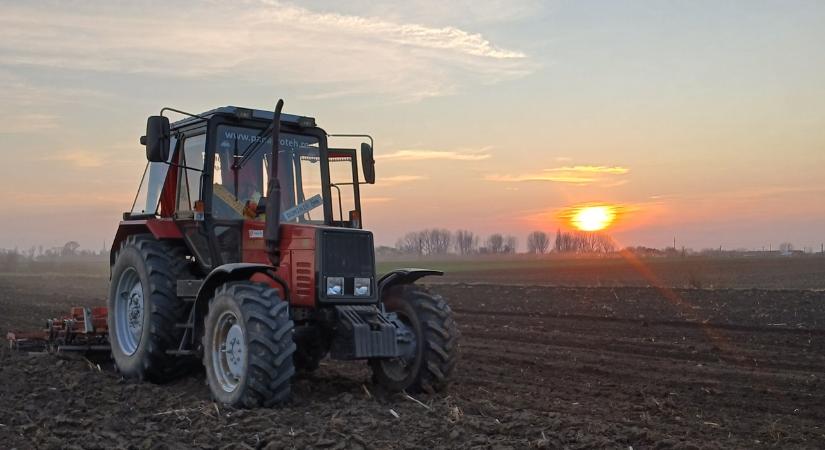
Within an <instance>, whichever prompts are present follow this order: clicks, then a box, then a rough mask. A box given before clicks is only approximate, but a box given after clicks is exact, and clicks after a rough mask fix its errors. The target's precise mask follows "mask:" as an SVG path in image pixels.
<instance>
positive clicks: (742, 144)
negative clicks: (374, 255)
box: [0, 0, 825, 249]
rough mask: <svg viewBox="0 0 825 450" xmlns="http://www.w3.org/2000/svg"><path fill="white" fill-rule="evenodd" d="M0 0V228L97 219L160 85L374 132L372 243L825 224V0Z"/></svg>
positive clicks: (682, 236)
mask: <svg viewBox="0 0 825 450" xmlns="http://www.w3.org/2000/svg"><path fill="white" fill-rule="evenodd" d="M341 3H342V2H325V1H304V2H300V3H298V2H296V3H288V2H279V1H269V0H256V1H239V2H187V1H180V2H179V1H171V2H170V1H164V2H135V1H130V2H125V1H106V2H85V1H84V2H71V1H65V2H35V1H32V2H16V1H14V2H13V1H0V155H2V157H3V163H2V164H0V204H2V205H3V206H2V208H0V224H2V226H0V247H6V248H10V247H14V246H18V247H20V248H26V247H28V246H30V245H34V244H43V245H46V246H50V245H59V244H62V243H64V242H66V241H67V240H69V239H75V240H78V241H79V242H80V243H81V245H82V246H83V247H86V248H95V249H96V248H100V247H101V246H102V245H103V242H104V241H107V242H111V238H112V236H113V234H114V230H115V228H116V226H117V221H118V219H119V217H120V214H121V212H122V211H124V210H127V209H129V207H130V206H131V203H132V199H133V197H134V194H135V191H136V189H137V185H138V182H139V178H140V175H141V173H142V171H143V166H144V164H145V160H144V156H143V150H142V148H141V147H140V146H139V145H138V138H139V136H140V135H141V134H142V132H143V131H144V129H145V118H146V116H148V115H151V114H157V112H158V110H159V109H160V108H161V107H163V106H174V107H178V108H180V109H184V110H189V111H205V110H208V109H212V108H214V107H216V106H223V105H230V104H232V105H239V106H248V107H256V108H264V109H271V108H272V107H273V106H274V104H275V101H276V99H277V98H279V97H281V98H284V100H285V102H286V108H285V110H286V112H291V113H295V114H302V115H311V116H314V117H316V118H317V120H318V122H319V124H320V125H321V126H322V127H324V128H325V129H326V130H327V131H328V132H364V133H370V134H372V135H373V136H374V137H375V138H376V152H377V155H378V158H377V160H378V162H377V174H378V179H379V182H378V184H376V185H374V186H368V187H366V188H364V189H363V191H362V194H363V195H364V196H365V197H366V199H365V203H364V207H365V213H364V222H365V224H366V225H367V226H368V227H369V228H371V229H373V230H374V231H375V233H376V238H377V242H378V243H383V244H392V243H394V242H395V240H396V238H397V237H398V236H399V235H401V234H403V233H404V232H405V231H408V230H414V229H420V228H423V227H429V226H439V227H446V228H451V229H456V228H468V229H471V230H474V231H476V232H478V233H480V234H482V235H486V234H489V233H492V232H495V231H502V232H509V233H512V234H515V235H517V236H519V237H520V238H521V241H522V243H523V242H524V236H525V235H526V234H527V233H528V232H529V231H531V230H534V229H543V230H548V231H555V229H556V228H557V227H559V226H560V225H562V226H563V224H560V223H559V212H560V211H562V210H564V209H565V208H567V207H569V206H571V205H576V204H582V203H594V202H599V203H610V204H617V205H620V206H621V207H622V211H624V214H623V215H622V217H621V218H620V220H619V221H618V222H617V223H616V224H615V227H614V229H613V230H612V233H613V234H614V235H615V236H616V237H617V238H618V240H619V241H620V242H621V243H622V244H625V245H630V244H634V245H635V244H642V245H650V246H656V247H663V246H665V245H670V244H672V239H673V237H674V236H675V237H676V238H677V241H678V244H679V245H685V246H688V247H693V248H697V249H699V248H703V247H718V246H720V245H721V246H723V247H725V248H736V247H749V248H762V247H763V246H768V245H773V246H774V247H775V246H776V245H778V244H779V243H780V242H782V241H791V242H793V243H794V244H795V245H796V246H797V247H800V248H801V247H805V246H808V247H814V248H816V249H819V246H820V243H821V242H823V241H825V181H823V171H825V76H823V74H825V45H823V43H824V42H825V3H822V2H816V1H811V2H757V1H743V2H735V1H730V2H717V1H689V2H688V1H673V2H664V1H648V2H641V1H638V2H621V1H605V2H592V1H591V2H580V1H575V2H574V1H569V2H565V1H529V0H528V1H521V2H519V1H503V0H502V1H498V0H476V1H469V0H467V1H464V0H459V1H452V2H444V1H423V0H420V1H416V0H412V1H411V0H407V1H398V2H380V5H376V4H375V3H378V2H371V1H360V0H356V1H350V2H346V4H345V5H342V4H341Z"/></svg>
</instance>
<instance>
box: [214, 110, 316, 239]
mask: <svg viewBox="0 0 825 450" xmlns="http://www.w3.org/2000/svg"><path fill="white" fill-rule="evenodd" d="M262 131H263V130H260V129H254V128H246V127H238V126H231V125H220V126H218V134H217V144H216V146H215V171H214V186H213V189H212V195H213V201H212V205H213V206H212V214H213V216H214V217H215V218H216V219H252V220H259V221H263V220H265V219H266V217H265V215H264V213H263V211H261V210H260V209H259V208H258V205H259V204H261V203H262V202H261V199H262V197H263V196H264V195H266V190H267V185H268V182H269V173H270V168H269V165H270V163H271V158H272V136H271V135H269V136H261V135H262ZM250 150H252V153H250V154H248V155H247V152H248V151H250ZM242 157H244V160H243V164H242V165H241V164H238V163H239V162H240V161H241V158H242ZM278 178H279V180H280V184H281V222H301V223H318V224H323V223H324V208H323V204H324V198H323V195H324V194H323V189H322V187H323V184H322V181H321V158H320V153H319V144H318V139H317V138H316V137H314V136H305V135H298V134H291V133H281V134H280V143H279V145H278ZM259 212H261V214H259Z"/></svg>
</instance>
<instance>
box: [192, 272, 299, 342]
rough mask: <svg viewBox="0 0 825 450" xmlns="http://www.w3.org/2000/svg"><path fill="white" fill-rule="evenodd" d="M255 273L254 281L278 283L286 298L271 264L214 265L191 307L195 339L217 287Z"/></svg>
mask: <svg viewBox="0 0 825 450" xmlns="http://www.w3.org/2000/svg"><path fill="white" fill-rule="evenodd" d="M257 274H260V275H261V276H260V280H255V281H264V280H266V281H269V280H272V281H274V282H275V283H276V284H277V285H280V291H281V297H282V298H283V299H284V300H288V295H289V291H288V288H287V286H286V283H284V282H283V280H281V279H280V278H279V277H278V276H277V275H275V267H273V266H270V265H268V264H252V263H232V264H224V265H221V266H218V267H215V268H214V269H212V271H211V272H209V275H207V276H206V278H205V279H204V280H203V283H202V284H201V287H200V289H198V294H197V296H196V297H195V304H194V306H193V307H192V314H193V316H192V317H193V318H194V323H193V324H192V325H193V329H192V331H193V334H192V335H193V338H195V339H197V338H198V337H199V336H201V334H202V333H203V319H204V317H206V312H207V311H208V309H209V301H210V300H212V297H214V296H215V291H216V290H217V289H218V287H219V286H221V285H222V284H224V283H228V282H231V281H249V280H250V279H251V278H253V277H255V276H256V275H257ZM193 344H195V347H197V342H193Z"/></svg>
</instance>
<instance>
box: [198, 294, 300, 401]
mask: <svg viewBox="0 0 825 450" xmlns="http://www.w3.org/2000/svg"><path fill="white" fill-rule="evenodd" d="M293 328H294V325H293V323H292V320H291V319H290V318H289V306H288V304H287V303H286V302H285V301H283V300H281V298H280V296H279V295H278V291H277V290H275V289H273V288H271V287H268V286H266V285H263V284H253V283H249V282H238V283H229V284H226V285H224V286H222V287H220V288H219V289H218V291H217V292H216V293H215V297H214V298H213V299H212V302H211V303H210V304H209V312H208V313H207V316H206V324H205V326H204V336H203V354H204V356H203V364H204V366H205V367H206V378H207V381H208V383H209V390H210V391H211V392H212V397H213V398H214V399H215V400H217V401H219V402H221V403H224V404H227V405H232V406H240V407H245V408H255V407H259V406H265V407H270V406H273V405H276V404H279V403H283V402H285V401H286V400H287V399H288V398H289V394H290V381H291V379H292V375H294V374H295V366H294V364H293V361H292V354H293V353H294V352H295V342H294V341H293Z"/></svg>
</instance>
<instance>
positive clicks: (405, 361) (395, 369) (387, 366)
mask: <svg viewBox="0 0 825 450" xmlns="http://www.w3.org/2000/svg"><path fill="white" fill-rule="evenodd" d="M395 313H396V314H397V315H398V318H399V319H400V320H401V322H403V323H404V325H406V326H407V328H408V329H409V330H410V335H411V338H412V352H411V355H409V356H407V357H404V356H400V357H398V358H389V359H383V360H381V366H382V368H383V369H384V373H385V374H386V375H387V376H388V377H389V378H391V379H393V380H398V381H401V380H404V379H406V378H407V377H408V376H410V373H411V372H412V369H413V368H412V366H413V365H415V360H416V358H417V357H418V336H416V334H415V328H414V327H413V326H412V323H411V322H410V319H409V318H408V317H407V315H406V314H404V313H402V312H401V311H395Z"/></svg>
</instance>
